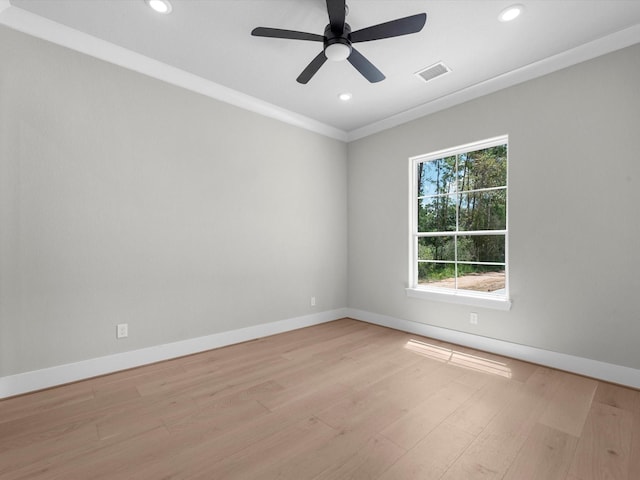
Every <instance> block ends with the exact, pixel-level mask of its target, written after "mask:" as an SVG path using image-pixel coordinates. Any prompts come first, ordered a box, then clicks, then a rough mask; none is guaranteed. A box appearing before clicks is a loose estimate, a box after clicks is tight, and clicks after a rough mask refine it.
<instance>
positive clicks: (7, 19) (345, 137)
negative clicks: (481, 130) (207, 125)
mask: <svg viewBox="0 0 640 480" xmlns="http://www.w3.org/2000/svg"><path fill="white" fill-rule="evenodd" d="M0 24H2V25H5V26H7V27H10V28H12V29H14V30H18V31H21V32H23V33H26V34H28V35H31V36H34V37H37V38H41V39H43V40H47V41H50V42H52V43H56V44H58V45H61V46H64V47H67V48H70V49H72V50H76V51H78V52H81V53H84V54H87V55H90V56H93V57H95V58H99V59H101V60H104V61H106V62H109V63H112V64H115V65H118V66H121V67H124V68H127V69H129V70H133V71H136V72H138V73H142V74H144V75H147V76H149V77H152V78H156V79H158V80H162V81H164V82H167V83H170V84H172V85H176V86H178V87H181V88H185V89H188V90H191V91H193V92H196V93H200V94H202V95H205V96H207V97H210V98H214V99H216V100H220V101H222V102H225V103H229V104H231V105H234V106H237V107H239V108H242V109H245V110H248V111H251V112H254V113H258V114H260V115H264V116H266V117H270V118H273V119H276V120H279V121H282V122H284V123H288V124H290V125H294V126H296V127H300V128H303V129H305V130H309V131H312V132H315V133H319V134H321V135H324V136H327V137H330V138H334V139H336V140H340V141H343V142H351V141H354V140H359V139H361V138H364V137H367V136H369V135H373V134H375V133H379V132H381V131H383V130H388V129H390V128H393V127H396V126H398V125H402V124H404V123H407V122H410V121H413V120H416V119H418V118H420V117H424V116H427V115H431V114H433V113H436V112H439V111H442V110H445V109H447V108H451V107H454V106H456V105H459V104H461V103H464V102H468V101H470V100H473V99H475V98H478V97H481V96H484V95H488V94H491V93H494V92H497V91H499V90H502V89H504V88H508V87H511V86H514V85H517V84H520V83H523V82H526V81H528V80H533V79H534V78H538V77H541V76H543V75H547V74H549V73H552V72H555V71H557V70H561V69H563V68H567V67H570V66H572V65H576V64H578V63H581V62H584V61H587V60H591V59H593V58H596V57H599V56H601V55H605V54H607V53H610V52H613V51H615V50H619V49H622V48H625V47H628V46H631V45H634V44H636V43H640V25H634V26H632V27H629V28H626V29H624V30H620V31H618V32H616V33H613V34H610V35H607V36H605V37H602V38H599V39H596V40H593V41H591V42H589V43H586V44H583V45H580V46H578V47H575V48H572V49H570V50H566V51H564V52H561V53H559V54H557V55H554V56H552V57H548V58H545V59H542V60H540V61H538V62H534V63H531V64H529V65H525V66H523V67H521V68H518V69H516V70H512V71H510V72H506V73H504V74H502V75H498V76H496V77H492V78H490V79H487V80H485V81H483V82H480V83H477V84H475V85H472V86H470V87H467V88H464V89H462V90H458V91H456V92H453V93H451V94H448V95H445V96H442V97H439V98H436V99H434V100H432V101H429V102H427V103H424V104H422V105H420V106H417V107H415V108H412V109H409V110H406V111H404V112H401V113H398V114H396V115H393V116H391V117H388V118H385V119H383V120H379V121H376V122H373V123H371V124H369V125H365V126H363V127H361V128H357V129H354V130H351V131H349V132H346V131H344V130H341V129H338V128H335V127H332V126H331V125H327V124H325V123H322V122H318V121H317V120H314V119H312V118H309V117H305V116H304V115H300V114H297V113H294V112H291V111H289V110H286V109H284V108H281V107H278V106H276V105H273V104H271V103H268V102H265V101H263V100H260V99H258V98H255V97H252V96H250V95H246V94H244V93H240V92H238V91H236V90H233V89H231V88H228V87H225V86H222V85H220V84H217V83H215V82H212V81H210V80H206V79H204V78H202V77H199V76H197V75H193V74H191V73H188V72H185V71H184V70H180V69H178V68H175V67H172V66H170V65H167V64H165V63H162V62H159V61H157V60H154V59H151V58H149V57H146V56H144V55H141V54H138V53H135V52H132V51H131V50H128V49H126V48H123V47H120V46H117V45H114V44H112V43H110V42H107V41H105V40H101V39H99V38H96V37H94V36H91V35H88V34H86V33H83V32H80V31H78V30H75V29H72V28H70V27H67V26H65V25H62V24H59V23H57V22H54V21H52V20H49V19H46V18H43V17H40V16H38V15H35V14H33V13H31V12H28V11H26V10H23V9H20V8H18V7H15V6H13V5H11V3H10V0H0Z"/></svg>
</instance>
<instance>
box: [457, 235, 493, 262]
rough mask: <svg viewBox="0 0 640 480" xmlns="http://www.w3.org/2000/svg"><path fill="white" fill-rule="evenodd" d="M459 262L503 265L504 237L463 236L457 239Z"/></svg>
mask: <svg viewBox="0 0 640 480" xmlns="http://www.w3.org/2000/svg"><path fill="white" fill-rule="evenodd" d="M458 261H459V262H499V263H505V236H504V235H464V236H462V235H461V236H459V237H458Z"/></svg>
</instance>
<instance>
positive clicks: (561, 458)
mask: <svg viewBox="0 0 640 480" xmlns="http://www.w3.org/2000/svg"><path fill="white" fill-rule="evenodd" d="M577 443H578V439H577V438H576V437H574V436H573V435H570V434H567V433H565V432H562V431H560V430H556V429H554V428H551V427H548V426H546V425H543V424H540V423H538V424H536V426H535V427H534V428H533V431H532V432H531V435H530V436H529V438H527V441H526V442H525V444H524V445H523V447H522V449H521V450H520V453H519V454H518V456H517V457H516V459H515V460H514V462H513V464H512V465H511V467H510V468H509V470H508V471H507V474H506V475H505V476H504V480H540V479H544V480H564V479H565V478H566V477H567V473H568V470H569V466H570V465H571V459H572V458H573V454H574V452H575V449H576V445H577Z"/></svg>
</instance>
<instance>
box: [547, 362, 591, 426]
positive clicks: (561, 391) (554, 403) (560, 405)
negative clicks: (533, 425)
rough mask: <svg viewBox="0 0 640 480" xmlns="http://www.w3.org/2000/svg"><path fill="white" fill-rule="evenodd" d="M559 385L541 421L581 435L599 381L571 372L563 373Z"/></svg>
mask: <svg viewBox="0 0 640 480" xmlns="http://www.w3.org/2000/svg"><path fill="white" fill-rule="evenodd" d="M562 376H563V377H564V378H563V380H562V381H561V382H560V384H559V385H558V389H557V391H556V392H555V393H554V395H553V398H552V399H551V401H550V403H549V405H548V406H547V409H546V411H545V412H544V413H543V414H542V417H541V418H540V423H542V424H544V425H546V426H548V427H551V428H555V429H556V430H560V431H562V432H565V433H568V434H569V435H573V436H574V437H579V436H580V435H581V434H582V428H583V427H584V423H585V421H586V419H587V415H588V414H589V409H590V408H591V402H592V401H593V396H594V394H595V391H596V388H597V386H598V382H597V381H596V380H592V379H590V378H585V377H580V376H578V375H573V374H571V373H564V372H563V373H562Z"/></svg>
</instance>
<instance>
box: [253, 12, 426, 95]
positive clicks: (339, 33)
mask: <svg viewBox="0 0 640 480" xmlns="http://www.w3.org/2000/svg"><path fill="white" fill-rule="evenodd" d="M347 11H348V8H347V5H346V3H345V0H327V12H328V14H329V24H328V25H327V26H326V28H325V29H324V35H317V34H314V33H307V32H299V31H296V30H283V29H279V28H270V27H258V28H254V29H253V31H252V32H251V35H253V36H255V37H271V38H284V39H290V40H307V41H314V42H323V49H322V51H321V52H320V53H319V54H318V55H317V56H316V57H315V58H314V59H313V60H311V62H310V63H309V65H307V67H306V68H305V69H304V70H303V71H302V73H301V74H300V75H299V76H298V78H297V79H296V80H297V81H298V83H302V84H306V83H308V82H309V80H311V78H312V77H313V76H314V75H315V74H316V73H317V71H318V70H319V69H320V67H322V65H324V63H325V61H327V60H333V61H342V60H347V61H348V62H349V63H350V64H351V65H353V67H354V68H355V69H356V70H357V71H358V72H360V74H361V75H362V76H363V77H364V78H366V79H367V80H368V81H369V82H371V83H375V82H380V81H382V80H384V79H385V76H384V74H383V73H382V72H381V71H380V70H378V69H377V68H376V67H375V66H374V65H373V64H372V63H371V62H370V61H369V60H367V58H366V57H365V56H364V55H362V54H361V53H360V52H358V50H356V49H355V48H354V47H353V44H354V43H359V42H370V41H373V40H382V39H385V38H392V37H399V36H402V35H409V34H412V33H418V32H419V31H421V30H422V28H423V27H424V25H425V23H426V21H427V14H426V13H419V14H416V15H411V16H409V17H404V18H398V19H396V20H391V21H389V22H385V23H380V24H378V25H373V26H371V27H367V28H363V29H360V30H356V31H355V32H352V31H351V27H350V26H349V24H348V23H346V22H345V16H346V13H347Z"/></svg>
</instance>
